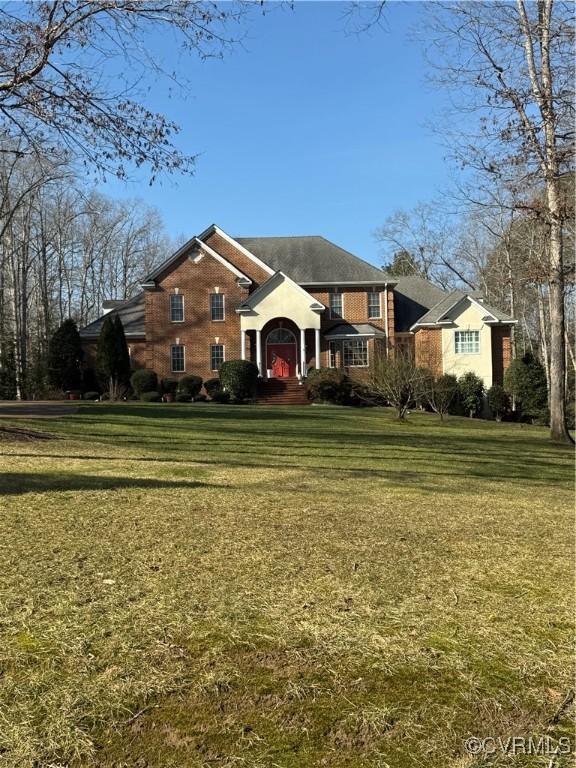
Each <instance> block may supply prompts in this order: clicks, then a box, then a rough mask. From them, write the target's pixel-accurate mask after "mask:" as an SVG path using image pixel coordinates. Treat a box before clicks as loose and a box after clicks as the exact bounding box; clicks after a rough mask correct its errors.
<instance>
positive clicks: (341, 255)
mask: <svg viewBox="0 0 576 768" xmlns="http://www.w3.org/2000/svg"><path fill="white" fill-rule="evenodd" d="M234 239H235V240H237V241H238V242H239V243H240V245H243V246H244V248H246V249H247V250H249V251H250V253H253V254H254V256H257V257H258V258H259V259H260V260H261V261H263V262H264V263H265V264H268V266H269V267H271V268H272V269H273V270H275V271H281V272H284V273H285V274H287V275H288V277H291V278H292V280H294V282H296V283H299V284H300V285H309V284H311V283H318V284H320V283H378V284H382V283H385V282H389V281H392V282H395V280H394V279H393V278H390V276H388V275H386V273H385V272H383V271H382V270H381V269H378V268H377V267H374V266H372V265H371V264H368V262H366V261H363V260H362V259H359V258H358V256H354V255H353V254H352V253H349V252H348V251H345V250H344V249H343V248H340V247H339V246H337V245H335V244H334V243H331V242H330V241H329V240H326V238H324V237H320V236H319V235H306V236H302V237H236V238H234Z"/></svg>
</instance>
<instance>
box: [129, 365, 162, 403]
mask: <svg viewBox="0 0 576 768" xmlns="http://www.w3.org/2000/svg"><path fill="white" fill-rule="evenodd" d="M130 384H131V385H132V389H133V390H134V392H135V394H137V395H138V396H140V395H141V394H142V393H143V392H157V391H158V376H156V374H155V373H154V371H151V370H150V369H149V368H138V369H137V370H136V371H134V373H133V374H132V376H130Z"/></svg>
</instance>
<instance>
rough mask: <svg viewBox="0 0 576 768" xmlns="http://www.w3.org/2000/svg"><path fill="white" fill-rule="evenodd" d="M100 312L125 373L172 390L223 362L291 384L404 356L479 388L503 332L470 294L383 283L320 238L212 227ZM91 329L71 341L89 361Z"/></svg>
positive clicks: (498, 368) (502, 322) (385, 279)
mask: <svg viewBox="0 0 576 768" xmlns="http://www.w3.org/2000/svg"><path fill="white" fill-rule="evenodd" d="M107 309H108V310H109V311H112V312H117V313H118V314H119V315H120V317H121V319H122V322H123V324H124V329H125V333H126V337H127V340H128V344H129V348H130V354H131V358H132V361H133V365H134V366H135V367H146V368H151V369H153V370H155V371H156V373H157V374H158V375H159V376H160V377H171V378H172V377H173V378H178V377H179V376H182V375H184V374H187V373H194V374H198V375H200V376H202V378H203V379H207V378H211V377H213V376H216V375H217V371H218V368H219V366H220V365H221V363H222V362H223V361H224V360H233V359H247V360H252V361H253V362H254V363H255V364H256V365H257V366H258V369H259V371H260V374H261V376H262V378H263V379H269V378H272V379H275V380H277V379H286V380H294V381H295V380H296V379H302V378H304V377H305V376H306V375H307V372H308V370H309V369H310V368H311V367H317V366H327V367H339V368H340V367H341V368H344V369H346V370H347V371H348V372H349V373H351V374H352V375H360V376H361V375H362V374H363V373H365V372H366V371H367V370H368V368H369V365H370V361H371V360H372V359H373V356H374V355H375V354H376V353H382V354H393V353H394V351H395V350H396V349H403V350H407V351H410V352H411V353H412V354H414V355H415V358H416V362H417V363H419V364H422V365H426V366H427V367H429V368H431V369H432V370H434V371H435V372H436V373H442V372H452V371H454V372H457V373H460V372H463V371H464V370H475V371H476V372H478V373H479V375H481V376H482V378H483V379H484V381H485V384H486V385H487V386H490V385H491V384H492V383H493V381H501V378H502V375H503V371H504V369H505V368H506V367H507V365H508V363H509V357H510V343H509V342H510V327H511V325H512V324H513V323H514V321H513V320H512V318H510V317H508V316H506V315H504V314H503V313H501V312H499V311H498V310H495V309H493V308H490V307H488V306H486V304H484V303H483V302H481V301H480V300H479V299H478V298H477V297H476V296H475V295H473V294H466V293H463V292H458V291H455V292H453V293H451V294H447V293H446V292H444V291H442V290H440V289H439V288H437V287H436V286H434V285H432V284H431V283H430V282H428V281H426V280H423V279H422V278H420V277H401V278H392V277H391V276H389V275H387V274H386V273H385V272H383V271H381V270H379V269H377V268H376V267H374V266H372V265H371V264H368V263H367V262H365V261H363V260H362V259H359V258H358V257H357V256H354V255H353V254H351V253H349V252H348V251H345V250H343V249H342V248H339V247H338V246H336V245H334V244H333V243H331V242H329V241H328V240H326V239H324V238H323V237H318V236H306V237H237V238H232V237H230V236H229V235H227V234H226V233H225V232H224V231H223V230H221V229H220V228H219V227H217V226H215V225H212V226H211V227H209V228H208V229H206V230H205V231H204V232H202V233H201V234H200V235H198V236H197V237H193V238H192V239H191V240H189V241H188V242H187V243H186V244H185V245H184V246H182V247H181V248H180V249H179V250H178V251H177V252H176V253H174V254H173V255H172V256H171V257H170V258H169V259H168V260H167V261H165V262H164V263H163V264H161V265H160V266H159V267H158V268H157V269H156V270H154V272H152V273H151V274H150V275H148V276H147V278H146V279H145V281H144V282H143V283H142V292H141V293H139V294H138V295H137V296H134V297H133V298H132V299H129V300H128V301H126V302H121V303H119V302H108V307H107ZM102 322H103V316H102V317H100V318H98V319H97V320H95V321H94V322H93V323H90V324H89V325H88V326H86V327H85V328H83V329H82V330H81V336H82V338H83V341H84V345H85V350H86V352H87V356H88V360H90V359H91V358H92V357H93V354H94V350H95V346H96V341H97V338H98V334H99V332H100V328H101V326H102Z"/></svg>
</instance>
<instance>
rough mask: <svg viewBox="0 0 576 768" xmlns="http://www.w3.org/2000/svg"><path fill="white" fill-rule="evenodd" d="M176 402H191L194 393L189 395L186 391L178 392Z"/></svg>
mask: <svg viewBox="0 0 576 768" xmlns="http://www.w3.org/2000/svg"><path fill="white" fill-rule="evenodd" d="M176 402H177V403H191V402H192V395H187V394H186V393H185V392H177V393H176Z"/></svg>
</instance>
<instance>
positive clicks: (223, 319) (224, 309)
mask: <svg viewBox="0 0 576 768" xmlns="http://www.w3.org/2000/svg"><path fill="white" fill-rule="evenodd" d="M212 296H222V312H223V314H224V316H223V318H222V319H221V320H214V318H213V317H212ZM210 322H212V323H224V322H226V294H224V293H215V292H213V293H211V294H210Z"/></svg>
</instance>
